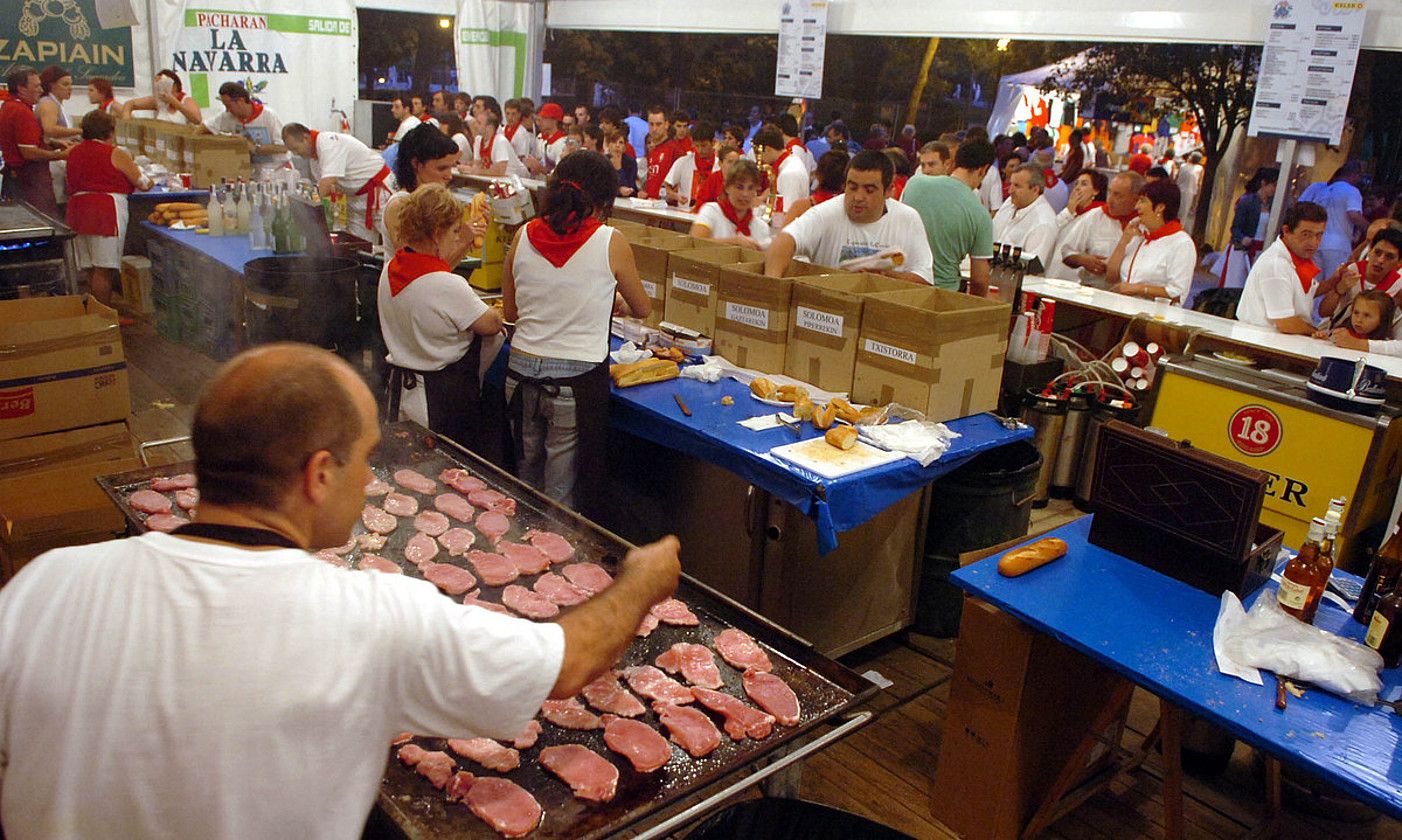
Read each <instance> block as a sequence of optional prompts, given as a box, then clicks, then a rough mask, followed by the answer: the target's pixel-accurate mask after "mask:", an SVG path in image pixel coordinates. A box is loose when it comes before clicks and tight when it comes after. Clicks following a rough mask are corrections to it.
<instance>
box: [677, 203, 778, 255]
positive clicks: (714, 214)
mask: <svg viewBox="0 0 1402 840" xmlns="http://www.w3.org/2000/svg"><path fill="white" fill-rule="evenodd" d="M695 223H696V224H698V225H705V226H706V227H708V228H710V230H711V238H712V239H729V238H731V237H732V236H735V235H736V234H738V233H739V231H737V230H736V229H735V225H734V223H732V222H731V221H730V220H729V219H727V218H726V217H725V213H723V212H721V209H720V205H719V204H717V203H716V202H714V201H708V202H706V204H705V205H704V206H703V207H702V208H701V209H700V210H697V211H696V222H695ZM750 238H751V239H753V240H754V241H755V244H757V245H759V247H761V248H768V247H769V242H770V234H769V225H766V224H765V223H764V222H763V221H762V220H761V219H760V218H759V217H758V216H755V217H753V218H751V219H750Z"/></svg>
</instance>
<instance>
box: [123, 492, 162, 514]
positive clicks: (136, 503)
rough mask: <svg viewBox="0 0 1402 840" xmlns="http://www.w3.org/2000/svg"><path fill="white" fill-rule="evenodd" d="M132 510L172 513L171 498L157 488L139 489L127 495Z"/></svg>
mask: <svg viewBox="0 0 1402 840" xmlns="http://www.w3.org/2000/svg"><path fill="white" fill-rule="evenodd" d="M127 504H129V505H131V509H132V510H138V511H141V512H142V513H170V509H171V503H170V499H168V498H166V497H165V496H164V495H162V494H160V493H157V492H156V491H155V490H137V491H136V492H135V493H132V494H131V495H130V496H128V497H127Z"/></svg>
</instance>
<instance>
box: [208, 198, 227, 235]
mask: <svg viewBox="0 0 1402 840" xmlns="http://www.w3.org/2000/svg"><path fill="white" fill-rule="evenodd" d="M205 211H206V214H207V215H208V216H209V235H210V236H223V235H224V209H223V208H222V207H220V206H219V193H217V192H215V191H214V187H212V186H211V187H210V188H209V206H208V207H206V208H205Z"/></svg>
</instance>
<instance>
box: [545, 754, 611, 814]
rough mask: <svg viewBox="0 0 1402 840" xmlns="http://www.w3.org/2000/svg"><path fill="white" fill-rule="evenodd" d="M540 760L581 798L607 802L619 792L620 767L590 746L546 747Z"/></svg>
mask: <svg viewBox="0 0 1402 840" xmlns="http://www.w3.org/2000/svg"><path fill="white" fill-rule="evenodd" d="M540 763H541V764H542V765H544V766H545V769H546V770H549V771H550V772H551V773H554V774H555V775H556V776H559V777H560V778H561V779H563V780H564V782H565V784H567V785H569V786H570V789H571V790H573V791H574V795H575V797H576V798H578V799H584V800H587V801H590V802H608V801H609V800H611V799H613V795H614V794H615V793H617V792H618V768H617V767H614V766H613V764H612V763H611V762H609V761H608V760H607V759H605V758H603V757H602V756H600V755H599V754H598V753H596V752H594V751H593V750H591V749H589V748H588V747H582V746H580V745H579V744H560V745H559V746H555V747H546V748H545V749H543V750H541V751H540Z"/></svg>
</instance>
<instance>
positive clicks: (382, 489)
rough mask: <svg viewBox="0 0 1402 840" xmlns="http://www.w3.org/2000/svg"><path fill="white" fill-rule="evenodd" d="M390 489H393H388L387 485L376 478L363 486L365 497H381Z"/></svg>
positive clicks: (390, 488)
mask: <svg viewBox="0 0 1402 840" xmlns="http://www.w3.org/2000/svg"><path fill="white" fill-rule="evenodd" d="M392 489H394V488H392V487H390V486H389V485H388V484H386V483H384V482H383V481H381V480H379V479H378V478H372V479H370V483H369V484H366V485H365V495H367V496H383V495H384V494H386V493H388V492H389V491H390V490H392Z"/></svg>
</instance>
